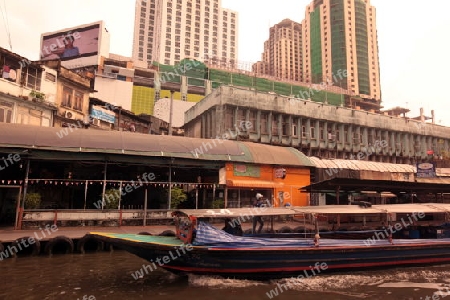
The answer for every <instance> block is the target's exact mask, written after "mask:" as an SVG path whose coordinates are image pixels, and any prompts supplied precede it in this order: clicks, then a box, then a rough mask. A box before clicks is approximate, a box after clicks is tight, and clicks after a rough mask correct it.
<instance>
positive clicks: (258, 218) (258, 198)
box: [252, 193, 264, 234]
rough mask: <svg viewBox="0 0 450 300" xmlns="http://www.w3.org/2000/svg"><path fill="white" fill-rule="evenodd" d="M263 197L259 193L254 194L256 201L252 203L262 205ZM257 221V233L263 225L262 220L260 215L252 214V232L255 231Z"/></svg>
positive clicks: (256, 205) (257, 205) (255, 205)
mask: <svg viewBox="0 0 450 300" xmlns="http://www.w3.org/2000/svg"><path fill="white" fill-rule="evenodd" d="M263 198H264V196H263V195H262V194H260V193H257V194H256V203H255V204H254V205H253V206H254V207H262V206H264V202H263ZM258 223H259V228H258V233H261V231H262V229H263V227H264V221H263V219H262V217H261V216H254V217H253V231H252V232H253V234H254V233H255V230H256V225H257V224H258Z"/></svg>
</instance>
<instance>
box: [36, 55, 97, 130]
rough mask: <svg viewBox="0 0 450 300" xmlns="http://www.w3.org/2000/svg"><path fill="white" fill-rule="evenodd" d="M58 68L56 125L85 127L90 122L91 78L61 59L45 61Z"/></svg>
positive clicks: (48, 65)
mask: <svg viewBox="0 0 450 300" xmlns="http://www.w3.org/2000/svg"><path fill="white" fill-rule="evenodd" d="M43 63H44V64H45V65H46V66H47V67H49V68H52V69H53V70H56V74H57V75H56V79H57V80H56V97H55V104H56V105H57V107H58V109H57V112H56V113H55V115H54V123H53V126H54V127H69V126H72V127H73V126H76V127H84V126H86V125H88V124H89V94H90V93H91V92H93V89H92V88H91V79H90V78H88V77H85V76H83V75H81V74H78V73H76V72H73V71H72V70H69V69H66V68H65V67H63V66H62V65H61V61H59V60H56V61H55V60H50V61H45V62H43Z"/></svg>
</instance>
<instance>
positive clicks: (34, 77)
mask: <svg viewBox="0 0 450 300" xmlns="http://www.w3.org/2000/svg"><path fill="white" fill-rule="evenodd" d="M41 76H42V72H41V71H38V70H37V69H31V68H29V69H28V74H27V77H26V78H27V87H28V88H30V89H32V90H36V91H40V90H41Z"/></svg>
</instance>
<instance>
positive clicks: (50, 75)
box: [45, 72, 56, 82]
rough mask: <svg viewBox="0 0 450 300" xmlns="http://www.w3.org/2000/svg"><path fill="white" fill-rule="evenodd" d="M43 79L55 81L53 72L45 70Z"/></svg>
mask: <svg viewBox="0 0 450 300" xmlns="http://www.w3.org/2000/svg"><path fill="white" fill-rule="evenodd" d="M45 80H48V81H51V82H56V76H55V75H54V74H51V73H48V72H45Z"/></svg>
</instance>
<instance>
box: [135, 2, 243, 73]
mask: <svg viewBox="0 0 450 300" xmlns="http://www.w3.org/2000/svg"><path fill="white" fill-rule="evenodd" d="M132 57H133V60H134V61H135V62H137V63H139V62H141V63H142V62H143V63H147V64H151V63H152V62H153V61H156V62H159V63H163V64H166V65H175V64H177V63H178V62H180V61H181V60H182V59H183V58H196V59H203V58H212V59H214V61H215V63H217V64H219V63H220V64H232V65H234V64H235V62H236V61H237V59H238V14H237V12H235V11H232V10H229V9H226V8H222V5H221V1H220V0H137V1H136V10H135V23H134V39H133V55H132Z"/></svg>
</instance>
